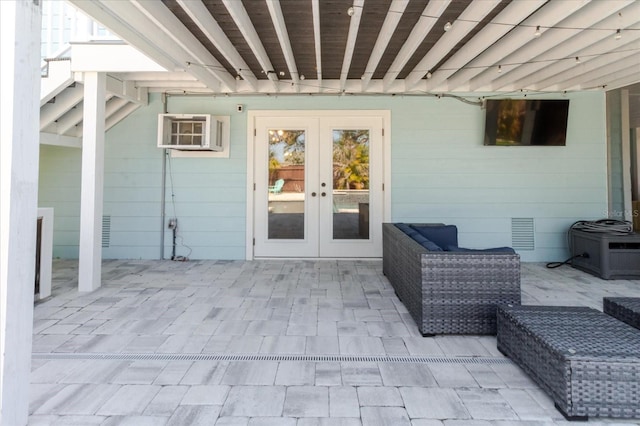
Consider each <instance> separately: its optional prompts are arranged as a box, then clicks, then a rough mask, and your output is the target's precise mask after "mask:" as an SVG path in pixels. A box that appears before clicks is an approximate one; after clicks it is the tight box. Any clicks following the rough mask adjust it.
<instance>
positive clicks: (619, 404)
mask: <svg viewBox="0 0 640 426" xmlns="http://www.w3.org/2000/svg"><path fill="white" fill-rule="evenodd" d="M498 349H499V350H500V351H501V352H502V353H504V354H505V355H507V356H508V357H509V358H511V359H512V360H513V361H514V362H515V363H516V364H518V365H519V366H520V367H521V368H522V369H523V370H524V371H525V372H526V373H527V374H529V375H530V376H531V378H532V379H533V380H534V381H535V382H536V383H538V385H540V387H541V388H542V389H543V390H545V391H546V392H547V393H548V394H549V395H550V396H551V398H552V399H553V401H554V402H555V405H556V408H558V410H560V412H561V413H562V414H563V415H564V416H565V417H567V418H568V419H571V420H576V419H586V418H588V416H595V417H616V418H640V330H636V329H635V328H633V327H630V326H629V325H627V324H625V323H623V322H621V321H618V320H616V319H615V318H613V317H610V316H608V315H606V314H604V313H602V312H600V311H597V310H595V309H591V308H584V307H564V306H500V307H499V308H498Z"/></svg>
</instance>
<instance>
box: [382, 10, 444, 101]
mask: <svg viewBox="0 0 640 426" xmlns="http://www.w3.org/2000/svg"><path fill="white" fill-rule="evenodd" d="M449 3H451V0H431V1H430V2H429V3H427V6H426V7H425V8H424V11H423V12H422V15H421V16H420V19H419V20H418V22H416V24H415V26H414V27H413V30H411V34H409V37H407V40H406V41H405V43H404V44H403V45H402V48H401V49H400V52H398V54H397V55H396V58H395V59H394V60H393V63H392V64H391V66H390V67H389V70H388V71H387V73H386V74H385V76H384V78H383V88H384V90H385V91H387V90H388V89H389V87H391V85H392V83H393V82H394V80H395V79H396V77H397V76H398V74H400V71H402V68H404V66H405V65H406V64H407V62H408V61H409V59H411V56H413V54H414V53H415V51H416V49H417V48H418V47H419V46H420V44H421V43H422V41H423V40H424V38H425V37H426V36H427V34H429V31H431V28H433V26H434V25H435V23H436V22H437V21H438V17H439V16H440V15H442V13H443V12H444V11H445V10H446V9H447V6H449Z"/></svg>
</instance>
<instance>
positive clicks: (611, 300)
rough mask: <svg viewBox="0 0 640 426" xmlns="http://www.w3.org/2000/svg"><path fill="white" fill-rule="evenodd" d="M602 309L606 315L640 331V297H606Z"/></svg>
mask: <svg viewBox="0 0 640 426" xmlns="http://www.w3.org/2000/svg"><path fill="white" fill-rule="evenodd" d="M602 308H603V310H604V312H605V313H606V314H609V315H611V316H613V317H615V318H618V319H619V320H620V321H624V322H626V323H627V324H629V325H631V326H633V327H635V328H638V329H640V297H605V298H604V299H602Z"/></svg>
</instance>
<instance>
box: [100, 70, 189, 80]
mask: <svg viewBox="0 0 640 426" xmlns="http://www.w3.org/2000/svg"><path fill="white" fill-rule="evenodd" d="M110 75H112V76H113V77H115V78H117V79H119V80H122V81H159V80H162V81H198V80H196V78H195V77H194V76H192V75H191V74H189V73H187V72H183V71H176V72H152V71H145V72H119V73H110Z"/></svg>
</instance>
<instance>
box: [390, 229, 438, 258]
mask: <svg viewBox="0 0 640 426" xmlns="http://www.w3.org/2000/svg"><path fill="white" fill-rule="evenodd" d="M395 225H396V227H397V228H398V229H400V230H401V231H402V232H404V233H405V234H407V235H408V236H410V237H411V238H413V239H414V240H415V241H416V242H417V243H418V244H420V245H421V246H422V247H424V248H426V249H427V250H430V251H443V250H442V247H440V246H439V245H437V244H436V243H434V242H433V241H431V240H429V239H428V238H426V237H425V236H424V235H422V234H420V233H419V232H418V231H417V230H415V229H413V227H412V226H410V225H407V224H406V223H396V224H395Z"/></svg>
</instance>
